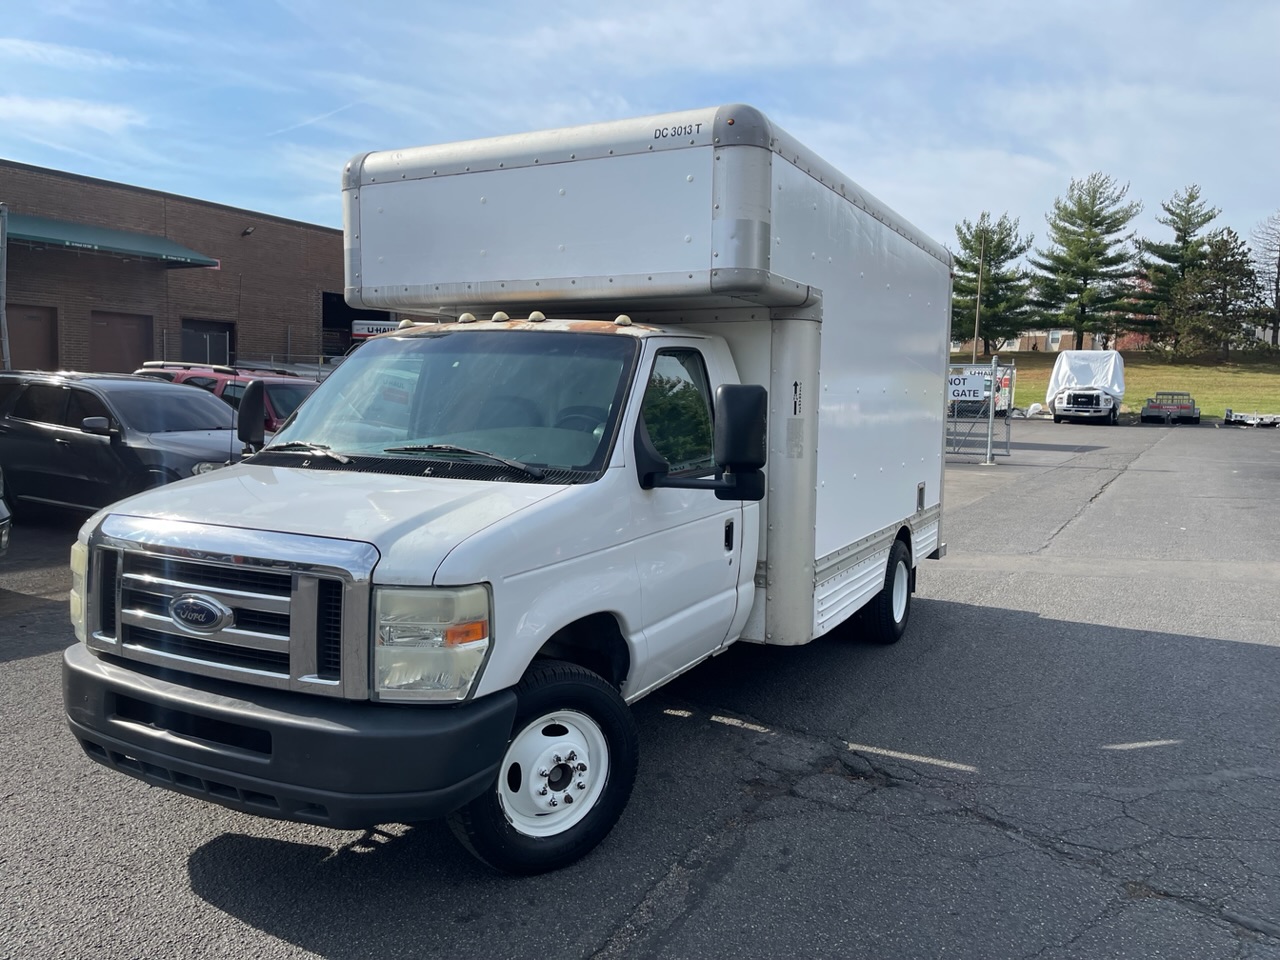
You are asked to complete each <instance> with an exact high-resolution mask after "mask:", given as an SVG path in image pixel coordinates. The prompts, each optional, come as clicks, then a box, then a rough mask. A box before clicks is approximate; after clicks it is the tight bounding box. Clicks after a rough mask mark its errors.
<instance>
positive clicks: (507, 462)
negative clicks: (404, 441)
mask: <svg viewBox="0 0 1280 960" xmlns="http://www.w3.org/2000/svg"><path fill="white" fill-rule="evenodd" d="M382 452H383V453H468V454H470V455H471V456H473V457H484V458H485V459H486V460H492V461H493V462H494V463H501V464H502V465H503V466H507V467H510V468H511V469H513V470H520V471H522V472H523V473H526V474H528V475H529V476H531V477H533V479H535V480H541V479H542V478H543V477H544V476H546V474H545V473H543V472H542V471H541V470H540V469H538V468H537V467H531V466H529V464H527V463H521V462H520V461H519V460H512V459H510V458H509V457H502V456H499V455H498V454H496V453H490V452H489V451H488V450H473V449H471V447H459V446H457V445H456V444H453V443H415V444H410V445H409V446H405V447H386V448H385V449H384V450H383V451H382Z"/></svg>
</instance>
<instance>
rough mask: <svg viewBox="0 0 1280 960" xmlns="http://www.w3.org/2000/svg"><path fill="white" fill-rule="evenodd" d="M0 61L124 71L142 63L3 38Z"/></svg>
mask: <svg viewBox="0 0 1280 960" xmlns="http://www.w3.org/2000/svg"><path fill="white" fill-rule="evenodd" d="M0 60H16V61H21V62H23V63H33V64H36V65H38V66H42V67H56V68H58V69H62V70H124V69H129V68H133V67H137V66H139V64H136V63H134V62H133V61H131V60H128V59H126V58H125V57H118V56H116V55H115V54H111V53H104V52H102V51H100V50H89V49H86V48H84V47H69V46H65V45H63V44H59V43H42V42H40V41H38V40H20V39H18V38H16V37H0Z"/></svg>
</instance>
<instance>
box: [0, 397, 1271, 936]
mask: <svg viewBox="0 0 1280 960" xmlns="http://www.w3.org/2000/svg"><path fill="white" fill-rule="evenodd" d="M945 498H946V499H945V509H946V513H945V519H944V539H945V540H946V541H947V543H948V555H947V557H946V559H945V560H943V561H941V562H936V563H935V562H928V563H926V564H925V565H924V566H923V568H922V570H921V573H920V577H919V584H920V592H919V593H918V594H917V595H916V598H915V605H914V608H913V613H912V623H911V626H910V628H909V631H908V634H907V637H906V638H905V639H904V640H903V642H902V643H900V644H898V645H897V646H894V647H890V648H874V647H869V646H867V645H864V644H861V643H859V642H858V641H857V637H856V631H854V630H845V631H841V633H840V634H839V635H836V636H831V637H828V638H824V639H823V640H820V641H818V642H815V643H813V644H810V645H809V646H807V647H803V648H798V649H797V648H761V647H753V646H748V645H745V644H740V645H737V646H735V647H733V648H731V649H730V650H729V651H728V652H726V653H725V654H723V655H722V656H720V657H718V658H716V659H715V660H713V661H711V662H710V663H707V664H705V665H703V666H701V667H699V668H698V669H696V670H694V671H692V672H691V673H690V674H688V675H686V676H685V677H683V678H681V679H680V680H678V681H676V682H675V683H673V684H671V685H669V686H668V687H666V688H664V689H663V690H661V691H659V692H658V693H657V694H655V695H653V696H651V697H649V698H647V699H645V700H643V701H641V702H640V703H639V704H637V705H636V707H635V709H636V711H637V716H638V718H639V722H640V728H641V750H642V759H641V769H640V776H639V780H638V783H637V788H636V793H635V795H634V796H633V798H632V801H631V804H630V806H629V808H628V810H627V812H626V814H625V815H624V817H623V820H622V822H621V823H620V825H619V826H618V827H617V828H616V829H615V831H614V832H613V834H612V835H611V836H610V837H609V839H608V840H607V841H606V842H605V843H604V844H603V845H602V846H601V847H600V848H599V849H598V850H597V851H596V852H595V853H594V854H592V855H591V856H590V857H588V858H587V859H586V860H584V861H582V862H580V863H578V864H576V865H574V866H573V867H570V868H569V869H566V870H563V871H560V872H558V873H555V874H551V875H547V876H543V877H535V878H528V879H512V878H508V877H505V876H498V875H495V874H493V873H490V872H488V871H487V870H485V869H484V868H483V867H481V866H480V865H479V864H477V863H476V862H475V861H473V860H472V859H471V858H470V857H469V856H467V855H466V854H465V853H463V852H462V851H461V849H460V848H459V847H458V846H457V845H456V844H455V843H454V841H453V839H452V837H451V836H450V835H449V832H448V830H447V829H446V828H444V827H442V826H441V825H439V824H424V825H417V826H413V827H407V826H394V827H388V828H386V829H385V830H381V831H374V832H369V833H351V832H338V831H331V830H323V829H318V828H311V827H305V826H299V825H291V824H281V823H274V822H270V821H265V820H258V819H254V818H250V817H247V816H243V815H240V814H236V813H233V812H231V811H228V810H224V809H221V808H216V807H211V806H208V805H205V804H202V803H200V802H198V801H195V800H191V799H188V798H185V797H181V796H177V795H173V794H169V793H165V792H163V791H160V790H156V789H152V788H149V787H147V786H146V785H144V784H141V783H138V782H134V781H132V780H128V779H125V778H123V777H120V776H118V775H116V774H113V773H111V772H109V771H106V770H104V769H102V768H100V767H98V766H96V765H94V764H92V763H91V762H90V761H89V760H87V759H86V758H84V757H83V756H82V755H81V753H80V751H79V748H78V747H77V746H75V744H74V743H73V742H72V740H71V737H70V735H69V734H68V733H67V732H66V729H65V725H64V720H63V716H62V708H61V695H60V687H59V657H60V651H61V649H62V648H63V647H64V646H65V645H66V644H67V643H69V642H70V640H71V636H70V628H69V626H68V624H67V617H66V609H65V596H66V590H67V586H68V577H67V574H66V560H67V549H68V547H69V544H70V542H71V540H72V539H73V537H74V533H75V529H76V525H77V524H76V522H74V521H70V520H62V519H58V518H56V517H50V516H46V517H42V518H37V519H35V520H32V521H29V522H24V523H22V524H20V525H18V526H17V527H16V528H15V530H14V535H13V544H12V547H11V550H10V552H9V556H8V557H7V558H6V559H5V560H3V561H0V662H3V663H4V667H5V669H4V670H3V672H0V713H2V716H3V723H2V724H0V757H3V758H4V759H5V764H4V770H5V772H4V775H3V777H2V778H0V803H2V804H3V814H4V816H3V828H2V829H0V957H14V958H18V957H21V958H42V957H103V958H139V957H148V958H150V957H156V958H159V957H216V956H237V957H240V956H246V957H262V958H268V957H270V958H275V957H310V956H322V957H333V958H352V960H354V958H364V957H380V958H394V957H418V956H447V957H450V958H451V960H461V958H466V957H478V958H493V957H544V956H546V957H557V958H559V957H602V958H605V957H607V958H612V957H644V958H649V957H655V958H656V957H672V958H675V957H721V956H733V957H735V958H754V957H761V958H764V957H779V956H788V957H877V958H879V957H892V958H917V957H918V958H935V957H965V958H975V960H976V958H983V960H987V958H1004V957H1009V958H1015V957H1016V958H1024V957H1025V958H1031V957H1037V958H1042V960H1062V958H1069V957H1070V958H1091V960H1092V958H1108V957H1115V958H1121V957H1123V958H1135V957H1140V958H1178V960H1189V958H1224V960H1225V958H1280V817H1278V816H1277V813H1278V812H1280V760H1278V758H1277V745H1278V744H1280V711H1278V710H1277V703H1280V696H1278V695H1277V690H1278V689H1280V623H1278V621H1277V617H1276V605H1277V598H1278V597H1280V538H1278V537H1277V536H1276V531H1277V530H1278V529H1280V431H1276V430H1258V429H1249V428H1219V427H1214V426H1212V425H1210V424H1208V423H1206V424H1202V425H1200V426H1181V427H1164V426H1151V425H1148V426H1138V425H1122V426H1119V427H1102V426H1086V425H1074V424H1060V425H1055V424H1053V423H1051V422H1048V421H1017V422H1015V423H1014V424H1013V453H1012V456H1011V457H1008V458H1004V457H1001V458H999V459H998V462H997V464H996V465H995V466H982V465H980V464H977V463H954V464H949V465H948V474H947V482H946V492H945Z"/></svg>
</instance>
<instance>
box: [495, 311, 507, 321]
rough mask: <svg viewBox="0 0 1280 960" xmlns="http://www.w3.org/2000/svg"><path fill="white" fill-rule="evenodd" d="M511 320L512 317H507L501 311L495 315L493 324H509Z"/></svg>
mask: <svg viewBox="0 0 1280 960" xmlns="http://www.w3.org/2000/svg"><path fill="white" fill-rule="evenodd" d="M510 319H511V318H510V317H508V316H507V315H506V314H505V313H503V312H502V311H501V310H499V311H498V312H497V313H495V314H494V315H493V322H494V323H506V322H507V321H508V320H510Z"/></svg>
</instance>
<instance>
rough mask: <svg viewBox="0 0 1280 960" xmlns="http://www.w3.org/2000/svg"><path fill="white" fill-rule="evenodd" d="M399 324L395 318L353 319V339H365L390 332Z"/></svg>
mask: <svg viewBox="0 0 1280 960" xmlns="http://www.w3.org/2000/svg"><path fill="white" fill-rule="evenodd" d="M399 326H400V324H398V323H396V321H394V320H352V321H351V339H352V340H363V339H365V338H366V337H376V336H377V335H378V334H380V333H389V332H390V331H392V330H395V329H397V328H398V327H399Z"/></svg>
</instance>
